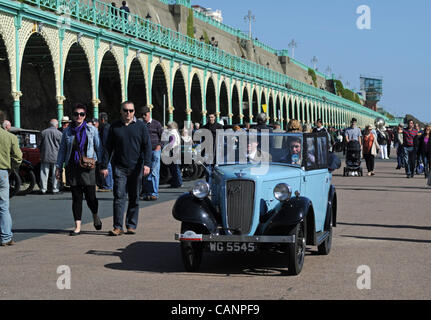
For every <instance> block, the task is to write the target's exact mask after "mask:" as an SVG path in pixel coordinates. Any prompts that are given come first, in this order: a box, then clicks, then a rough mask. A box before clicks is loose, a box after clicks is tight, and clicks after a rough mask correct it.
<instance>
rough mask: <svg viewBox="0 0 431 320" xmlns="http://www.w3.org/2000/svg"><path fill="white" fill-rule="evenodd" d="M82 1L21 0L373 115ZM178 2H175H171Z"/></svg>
mask: <svg viewBox="0 0 431 320" xmlns="http://www.w3.org/2000/svg"><path fill="white" fill-rule="evenodd" d="M83 1H84V0H23V2H25V3H31V4H34V5H36V6H37V7H38V8H44V9H49V10H52V11H55V12H56V13H57V14H68V15H70V16H71V17H73V18H76V19H78V20H79V21H81V22H82V21H84V22H89V23H92V24H94V25H97V26H99V27H105V28H108V29H110V30H114V31H118V32H121V33H123V34H126V35H129V36H132V37H135V38H138V39H140V40H143V41H147V42H150V43H155V44H157V45H159V46H161V47H163V48H167V49H169V50H172V51H177V52H180V53H183V54H186V55H188V56H193V57H196V58H198V59H201V60H204V61H207V62H210V63H213V64H216V65H219V66H222V67H223V68H226V69H229V70H232V71H235V72H238V73H242V74H245V75H248V76H251V77H255V78H257V79H261V80H263V81H267V82H270V83H274V84H276V85H279V86H283V87H286V88H287V89H291V90H295V91H297V92H299V93H303V94H308V95H311V96H314V97H315V98H320V99H323V100H325V101H333V102H335V103H337V104H340V105H342V106H347V107H350V108H352V109H354V110H356V111H358V112H362V113H366V114H369V115H374V114H375V113H376V112H375V111H373V110H371V109H368V108H366V107H364V106H362V105H360V104H357V103H355V102H353V101H350V100H347V99H344V98H342V97H340V96H337V95H335V94H333V93H331V92H328V91H325V90H321V89H318V88H315V87H314V86H311V85H309V84H306V83H304V82H301V81H299V80H296V79H294V78H291V77H290V76H288V75H286V74H282V73H279V72H276V71H274V70H271V69H269V68H267V67H264V66H262V65H260V64H257V63H254V62H252V61H249V60H246V59H243V58H240V57H237V56H235V55H231V54H229V53H227V52H225V51H224V50H221V49H219V48H216V47H213V46H211V45H208V44H206V43H203V42H201V41H198V40H196V39H193V38H190V37H188V36H187V35H185V34H182V33H179V32H177V31H174V30H171V29H169V28H166V27H164V26H162V25H159V24H156V23H153V22H151V21H149V20H147V19H144V18H142V17H140V16H138V15H136V14H128V15H127V17H126V15H125V14H124V11H122V10H120V9H119V8H116V7H113V6H111V5H110V4H107V3H105V2H102V1H100V0H92V1H91V3H89V2H83ZM175 1H178V0H175Z"/></svg>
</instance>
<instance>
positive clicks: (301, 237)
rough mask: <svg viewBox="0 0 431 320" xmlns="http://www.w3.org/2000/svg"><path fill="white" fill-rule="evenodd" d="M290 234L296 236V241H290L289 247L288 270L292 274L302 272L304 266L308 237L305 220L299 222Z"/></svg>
mask: <svg viewBox="0 0 431 320" xmlns="http://www.w3.org/2000/svg"><path fill="white" fill-rule="evenodd" d="M289 235H294V236H295V243H290V244H289V245H288V248H287V254H288V259H289V262H288V268H289V269H288V270H287V272H288V273H289V274H290V275H295V276H296V275H298V274H299V273H301V270H302V267H303V266H304V258H305V250H306V238H305V230H304V222H300V223H298V224H297V225H296V226H295V227H294V228H293V229H292V230H291V231H290V232H289Z"/></svg>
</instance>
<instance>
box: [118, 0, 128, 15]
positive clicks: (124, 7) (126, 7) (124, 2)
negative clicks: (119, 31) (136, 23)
mask: <svg viewBox="0 0 431 320" xmlns="http://www.w3.org/2000/svg"><path fill="white" fill-rule="evenodd" d="M121 4H122V5H123V6H122V7H121V8H120V10H123V16H124V18H125V19H127V18H129V13H130V9H129V7H128V6H127V3H126V1H123V2H122V3H121Z"/></svg>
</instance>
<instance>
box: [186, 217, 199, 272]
mask: <svg viewBox="0 0 431 320" xmlns="http://www.w3.org/2000/svg"><path fill="white" fill-rule="evenodd" d="M186 231H194V232H196V233H199V232H198V231H197V230H196V228H193V226H192V225H190V224H188V223H182V225H181V233H184V232H186ZM202 254H203V243H202V242H195V241H181V257H182V259H183V264H184V268H185V269H186V271H187V272H196V271H198V270H199V267H200V265H201V261H202Z"/></svg>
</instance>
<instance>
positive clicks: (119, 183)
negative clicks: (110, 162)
mask: <svg viewBox="0 0 431 320" xmlns="http://www.w3.org/2000/svg"><path fill="white" fill-rule="evenodd" d="M113 174H114V229H120V230H123V223H124V211H125V208H126V202H127V198H129V205H128V207H127V214H126V228H127V229H136V228H137V226H138V216H139V190H140V188H141V182H142V169H141V168H135V169H126V168H120V167H113Z"/></svg>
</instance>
